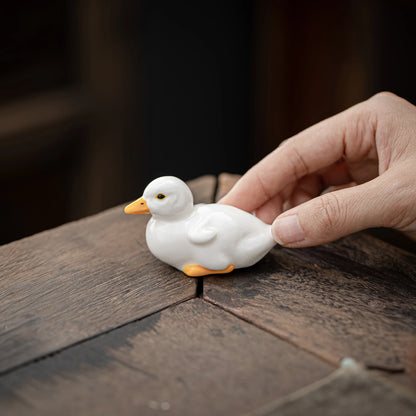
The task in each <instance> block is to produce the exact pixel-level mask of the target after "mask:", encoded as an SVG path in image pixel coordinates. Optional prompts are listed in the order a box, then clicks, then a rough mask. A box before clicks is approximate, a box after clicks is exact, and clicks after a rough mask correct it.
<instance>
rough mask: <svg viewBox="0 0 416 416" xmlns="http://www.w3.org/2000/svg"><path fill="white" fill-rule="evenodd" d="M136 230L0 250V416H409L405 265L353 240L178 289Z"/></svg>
mask: <svg viewBox="0 0 416 416" xmlns="http://www.w3.org/2000/svg"><path fill="white" fill-rule="evenodd" d="M232 182H233V177H230V176H226V175H225V176H224V175H223V176H221V177H220V180H219V183H218V184H217V179H216V178H215V177H213V176H206V177H202V178H199V179H197V180H194V181H191V183H190V186H191V188H192V191H193V193H194V195H195V199H196V200H197V202H210V201H212V200H214V194H215V192H217V194H218V193H221V192H224V189H225V188H227V187H229V186H230V184H231V183H232ZM147 219H148V217H146V216H134V217H132V216H127V215H124V214H123V211H122V207H116V208H113V209H110V210H108V211H105V212H103V213H101V214H98V215H95V216H93V217H89V218H85V219H83V220H81V221H77V222H74V223H70V224H66V225H64V226H61V227H59V228H56V229H53V230H50V231H46V232H43V233H40V234H37V235H34V236H32V237H29V238H26V239H23V240H20V241H16V242H14V243H11V244H8V245H5V246H2V247H1V248H0V258H1V274H0V319H1V320H0V414H1V415H4V414H7V415H8V414H10V415H25V414H28V415H29V414H30V415H33V414H35V415H36V414H40V415H44V414H54V415H56V414H60V415H66V414H85V415H106V414H111V415H114V414H117V415H124V414H128V415H130V414H131V415H156V414H171V415H200V414H201V415H245V414H251V415H274V414H279V415H292V414H293V415H296V414H317V415H318V414H319V415H325V414H337V415H338V414H339V415H343V414H377V415H380V414H394V415H399V414H400V415H408V414H409V415H410V414H413V415H414V414H416V379H415V375H416V256H415V255H414V254H411V253H409V252H406V251H403V250H401V249H398V248H396V247H394V246H392V245H389V244H387V243H385V242H383V241H381V240H378V239H376V238H374V237H372V236H370V235H368V234H366V233H359V234H355V235H352V236H349V237H347V238H343V239H341V240H339V241H337V242H335V243H332V244H327V245H324V246H320V247H315V248H309V249H284V248H281V247H277V246H276V248H274V249H273V250H272V252H271V253H270V254H269V255H267V256H266V257H265V259H263V260H262V261H261V262H260V263H258V264H257V265H255V266H254V267H251V268H248V269H245V270H236V271H234V272H233V273H232V274H231V275H228V276H221V277H205V278H200V279H192V278H188V277H186V276H184V275H183V274H182V273H180V272H178V271H176V270H174V269H173V268H171V267H169V266H167V265H165V264H162V263H161V262H159V261H158V260H156V259H155V258H153V256H152V255H151V254H150V253H149V251H148V250H147V246H146V243H145V238H144V231H145V226H146V222H147ZM344 357H352V358H354V359H355V361H356V362H357V363H359V365H352V366H350V367H346V368H342V369H338V367H339V364H340V360H341V359H342V358H344ZM344 362H345V361H344ZM331 409H332V410H331ZM334 409H335V413H330V411H334ZM337 412H338V413H337ZM343 412H344V413H343ZM363 412H364V413H363ZM365 412H367V413H365Z"/></svg>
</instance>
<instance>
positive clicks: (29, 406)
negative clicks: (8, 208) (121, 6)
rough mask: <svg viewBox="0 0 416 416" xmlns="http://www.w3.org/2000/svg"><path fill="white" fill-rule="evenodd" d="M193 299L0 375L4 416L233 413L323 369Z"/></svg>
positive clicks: (251, 407)
mask: <svg viewBox="0 0 416 416" xmlns="http://www.w3.org/2000/svg"><path fill="white" fill-rule="evenodd" d="M332 370H333V368H332V367H331V366H330V365H328V364H326V363H324V362H322V361H320V360H319V359H317V358H316V357H313V356H312V355H309V354H307V353H305V352H303V351H300V350H298V349H296V348H294V347H293V346H291V345H290V344H287V343H285V342H283V341H280V340H279V339H277V338H276V337H274V336H272V335H271V334H268V333H267V332H264V331H262V330H260V329H258V328H256V327H254V326H252V325H250V324H248V323H246V322H244V321H242V320H240V319H238V318H236V317H234V316H232V315H230V314H228V313H226V312H224V311H223V310H221V309H219V308H216V307H213V306H212V305H210V304H208V303H206V302H204V301H203V300H201V299H193V300H190V301H187V302H184V303H182V304H180V305H177V306H174V307H171V308H168V309H166V310H164V311H163V312H160V313H157V314H154V315H152V316H150V317H147V318H145V319H143V320H141V321H138V322H133V323H130V324H128V325H126V326H124V327H122V328H119V329H116V330H114V331H111V332H110V333H107V334H104V335H101V336H99V337H97V338H95V339H92V340H89V341H86V342H84V343H82V344H80V345H77V346H73V347H71V348H69V349H67V350H65V351H62V352H61V353H59V354H56V355H54V356H52V357H48V358H46V359H44V360H42V361H39V362H36V363H32V364H30V365H28V366H25V367H23V368H20V369H17V370H15V371H13V372H12V373H10V374H8V375H5V376H3V377H0V407H1V409H2V412H4V413H6V414H8V415H19V416H22V415H25V414H30V415H36V414H41V415H44V414H56V413H59V414H62V415H73V414H88V415H102V414H119V415H130V414H131V415H148V414H149V415H153V414H159V413H169V414H170V415H217V414H224V415H240V414H243V413H244V414H245V413H246V412H248V411H252V410H254V409H256V408H258V407H260V406H262V405H263V404H265V403H268V402H270V401H271V400H274V399H275V398H276V397H281V396H284V395H287V394H289V393H291V392H293V391H296V390H297V389H299V388H301V387H303V386H307V385H308V384H310V383H311V382H313V381H315V380H318V379H321V378H322V377H324V376H326V375H328V374H329V373H330V372H332Z"/></svg>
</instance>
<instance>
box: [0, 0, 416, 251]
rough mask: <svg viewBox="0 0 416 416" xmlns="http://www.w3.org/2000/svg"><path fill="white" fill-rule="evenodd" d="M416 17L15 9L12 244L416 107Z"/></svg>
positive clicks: (88, 4) (2, 49) (11, 9)
mask: <svg viewBox="0 0 416 416" xmlns="http://www.w3.org/2000/svg"><path fill="white" fill-rule="evenodd" d="M415 15H416V4H415V2H413V1H405V0H398V1H376V0H373V1H371V0H364V1H358V0H356V1H354V0H351V1H339V2H333V1H323V0H322V1H320V0H317V1H314V2H310V1H306V0H305V1H289V0H286V1H283V0H282V1H278V0H257V1H255V0H251V1H243V0H239V1H237V0H236V1H210V2H207V1H204V2H203V1H183V0H182V1H168V0H160V1H152V0H146V1H144V0H143V1H133V0H120V1H99V0H85V1H80V0H79V1H69V0H67V1H60V2H55V1H46V0H43V1H38V2H30V1H23V2H19V3H13V2H8V3H7V5H3V6H2V13H1V18H0V19H1V25H0V33H1V38H0V186H1V207H2V210H1V235H0V237H1V239H0V243H6V242H9V241H13V240H15V239H18V238H21V237H24V236H27V235H30V234H33V233H35V232H38V231H41V230H43V229H46V228H50V227H54V226H57V225H59V224H61V223H64V222H67V221H70V220H73V219H77V218H81V217H83V216H86V215H89V214H93V213H95V212H99V211H101V210H103V209H105V208H108V207H111V206H114V205H116V204H120V203H123V202H125V201H128V200H131V199H133V198H135V197H137V196H139V195H140V194H141V192H142V190H143V188H144V186H145V185H146V184H147V183H148V182H149V181H150V180H151V179H153V178H155V177H157V176H160V175H165V174H171V175H176V176H179V177H181V178H182V179H185V180H187V179H191V178H194V177H197V176H199V175H203V174H218V173H220V172H223V171H227V172H233V173H243V172H244V171H245V170H247V169H248V168H249V167H250V166H251V165H252V164H253V163H255V162H256V161H258V160H259V159H260V158H261V157H263V156H264V155H265V154H267V153H268V152H270V151H271V150H272V149H273V148H275V147H276V146H277V145H278V144H279V143H280V142H281V141H282V140H283V139H285V138H287V137H289V136H291V135H293V134H295V133H296V132H298V131H299V130H302V129H303V128H305V127H307V126H309V125H311V124H313V123H315V122H318V121H319V120H321V119H323V118H326V117H328V116H331V115H333V114H335V113H337V112H339V111H341V110H343V109H345V108H347V107H349V106H351V105H353V104H355V103H357V102H359V101H362V100H365V99H367V98H369V97H370V96H371V95H373V94H375V93H376V92H378V91H382V90H390V91H392V92H395V93H396V94H398V95H400V96H402V97H404V98H406V99H408V100H410V101H412V102H413V103H416V83H415V74H416V64H415V58H414V50H415V46H414V45H415V40H416V29H415V25H414V18H415ZM120 215H122V212H120Z"/></svg>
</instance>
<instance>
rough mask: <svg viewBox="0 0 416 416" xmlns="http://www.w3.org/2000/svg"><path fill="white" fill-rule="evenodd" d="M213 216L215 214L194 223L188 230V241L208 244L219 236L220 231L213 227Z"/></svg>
mask: <svg viewBox="0 0 416 416" xmlns="http://www.w3.org/2000/svg"><path fill="white" fill-rule="evenodd" d="M213 215H215V214H211V215H207V216H204V217H203V218H200V219H196V220H194V221H192V223H191V224H190V226H189V229H188V239H189V241H190V242H191V243H194V244H206V243H209V242H210V241H212V240H213V239H214V238H215V237H216V236H217V234H218V231H217V229H216V228H215V227H213V226H212V219H213V218H212V217H213Z"/></svg>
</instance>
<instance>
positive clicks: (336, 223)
mask: <svg viewBox="0 0 416 416" xmlns="http://www.w3.org/2000/svg"><path fill="white" fill-rule="evenodd" d="M319 203H320V207H319V208H320V215H319V217H320V222H321V226H322V227H323V228H330V229H333V228H339V227H341V226H342V222H343V218H345V213H344V212H343V211H344V209H343V205H342V204H341V202H340V200H339V198H338V197H337V195H336V194H335V193H334V192H330V193H327V194H325V195H323V196H322V197H321V198H319Z"/></svg>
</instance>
